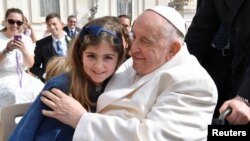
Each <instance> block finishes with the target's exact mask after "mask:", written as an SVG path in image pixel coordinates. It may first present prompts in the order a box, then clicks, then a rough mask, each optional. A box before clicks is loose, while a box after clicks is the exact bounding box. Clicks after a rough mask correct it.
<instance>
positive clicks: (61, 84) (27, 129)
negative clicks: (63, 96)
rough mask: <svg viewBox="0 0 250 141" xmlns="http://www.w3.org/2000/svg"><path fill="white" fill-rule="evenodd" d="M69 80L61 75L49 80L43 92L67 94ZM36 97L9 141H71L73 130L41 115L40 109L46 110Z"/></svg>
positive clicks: (64, 75)
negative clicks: (53, 90)
mask: <svg viewBox="0 0 250 141" xmlns="http://www.w3.org/2000/svg"><path fill="white" fill-rule="evenodd" d="M69 82H70V78H69V75H68V74H62V75H59V76H57V77H55V78H52V79H51V80H49V81H48V82H47V83H46V85H45V87H44V89H43V90H51V89H52V88H58V89H60V90H62V91H63V92H64V93H69ZM40 97H41V94H40V95H39V96H38V97H37V99H36V100H35V101H34V103H33V104H32V105H31V107H30V108H29V110H28V111H27V112H26V113H25V115H24V116H23V118H22V119H21V121H20V122H19V123H18V125H17V127H16V128H15V129H14V131H13V132H12V134H11V136H10V138H9V141H72V138H73V134H74V129H73V128H72V127H70V126H68V125H65V124H63V123H61V122H60V121H58V120H56V119H53V118H48V117H45V116H43V115H42V109H48V107H47V106H45V104H43V103H42V101H41V100H40Z"/></svg>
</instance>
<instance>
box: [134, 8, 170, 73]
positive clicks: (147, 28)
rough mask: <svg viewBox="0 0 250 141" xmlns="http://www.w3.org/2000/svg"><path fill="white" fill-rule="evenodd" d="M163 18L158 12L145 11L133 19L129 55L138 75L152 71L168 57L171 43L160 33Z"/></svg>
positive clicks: (163, 22)
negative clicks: (132, 39)
mask: <svg viewBox="0 0 250 141" xmlns="http://www.w3.org/2000/svg"><path fill="white" fill-rule="evenodd" d="M163 20H164V19H163V18H162V17H161V16H159V15H158V14H156V13H154V12H152V11H146V12H144V13H143V14H142V15H140V16H139V17H138V18H137V19H136V21H135V24H134V28H133V33H134V41H133V42H132V47H131V56H132V58H133V67H134V69H135V70H136V71H137V73H138V74H140V75H145V74H147V73H150V72H152V71H154V70H155V69H157V68H159V67H160V66H161V65H162V64H164V63H165V62H166V61H167V60H168V59H169V57H168V56H169V54H170V53H169V47H168V46H169V45H170V44H171V43H169V42H168V39H166V37H165V36H163V35H162V30H163V27H162V25H163V24H166V22H165V21H163ZM156 21H157V22H156Z"/></svg>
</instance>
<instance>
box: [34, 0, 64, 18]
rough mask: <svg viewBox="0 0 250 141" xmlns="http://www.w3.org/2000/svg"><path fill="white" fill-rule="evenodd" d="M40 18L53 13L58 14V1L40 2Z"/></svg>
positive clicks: (45, 0)
mask: <svg viewBox="0 0 250 141" xmlns="http://www.w3.org/2000/svg"><path fill="white" fill-rule="evenodd" d="M39 2H40V6H41V8H40V16H41V17H46V16H47V15H48V14H49V13H52V12H55V13H59V14H60V2H59V0H40V1H39Z"/></svg>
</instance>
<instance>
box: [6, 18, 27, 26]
mask: <svg viewBox="0 0 250 141" xmlns="http://www.w3.org/2000/svg"><path fill="white" fill-rule="evenodd" d="M7 21H8V23H9V24H10V25H14V24H15V23H16V24H17V25H18V26H21V25H22V24H23V22H22V21H18V20H17V21H15V20H12V19H8V20H7Z"/></svg>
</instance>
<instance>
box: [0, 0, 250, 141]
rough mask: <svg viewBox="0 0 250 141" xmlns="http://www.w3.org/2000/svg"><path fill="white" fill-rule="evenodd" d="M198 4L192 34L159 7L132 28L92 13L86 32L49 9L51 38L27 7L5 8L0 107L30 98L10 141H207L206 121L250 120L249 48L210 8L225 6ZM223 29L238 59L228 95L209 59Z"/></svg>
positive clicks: (126, 20)
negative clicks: (38, 29) (39, 31)
mask: <svg viewBox="0 0 250 141" xmlns="http://www.w3.org/2000/svg"><path fill="white" fill-rule="evenodd" d="M198 2H199V4H200V7H199V10H197V12H196V15H195V17H194V20H193V21H192V24H191V26H190V28H189V29H188V32H187V33H186V26H185V25H186V24H185V20H184V19H183V17H182V16H181V14H180V13H179V12H177V11H176V10H175V9H174V8H171V7H168V6H155V7H152V8H148V9H146V10H145V11H143V12H142V13H141V14H140V15H139V16H138V17H137V18H136V19H135V20H134V22H133V24H132V21H131V18H130V17H129V16H128V15H124V14H122V15H119V16H103V17H99V18H95V19H92V20H90V21H89V22H88V23H87V24H85V25H84V26H83V27H82V28H78V27H77V26H76V25H77V18H76V16H75V15H70V16H68V19H67V26H65V25H64V24H63V22H62V20H61V17H60V15H59V14H57V13H50V14H48V15H47V16H46V18H45V22H46V25H47V31H48V33H49V34H48V35H46V36H45V37H44V38H42V39H40V40H36V38H35V34H34V31H33V30H32V27H31V26H30V25H29V23H28V20H27V18H26V17H25V16H24V15H23V13H22V11H21V10H20V9H17V8H10V9H8V10H7V11H6V14H5V20H4V22H5V25H6V27H5V28H3V29H2V30H1V31H0V44H1V46H0V73H1V75H0V97H1V98H0V108H1V107H2V106H6V105H10V104H15V103H25V102H31V103H32V105H31V107H30V108H29V109H28V111H27V112H26V113H25V115H24V116H23V117H22V119H21V121H20V122H19V123H18V125H17V127H16V128H15V129H14V130H13V132H12V134H11V136H10V137H9V141H19V140H26V141H33V140H37V141H44V140H74V141H80V140H81V141H83V140H88V141H90V140H91V141H92V140H93V141H104V140H119V141H123V140H126V141H127V140H138V141H139V140H143V141H144V140H145V141H147V140H150V141H159V140H206V139H207V134H208V125H210V124H211V123H212V120H213V119H214V118H216V117H217V116H218V114H219V113H220V112H222V111H224V110H225V109H226V108H228V107H230V108H231V109H232V112H231V114H230V115H229V116H228V117H227V120H228V122H229V123H230V124H241V125H245V124H248V123H249V122H250V105H249V99H250V98H249V94H247V92H248V87H247V86H246V85H247V84H248V77H249V76H248V72H249V69H248V59H247V57H248V55H247V52H246V57H245V58H246V59H245V60H244V58H242V57H241V58H240V56H239V54H240V51H242V50H244V49H242V50H240V51H237V49H236V47H235V46H236V45H237V44H241V45H242V46H243V48H244V44H242V42H240V41H239V40H236V39H238V38H240V37H241V36H240V35H238V34H233V35H231V34H232V33H235V31H234V32H233V31H230V29H229V27H231V26H229V25H231V23H226V22H224V19H223V18H222V17H221V15H223V14H220V13H216V12H214V11H212V12H211V11H210V10H211V9H217V8H219V6H217V5H216V4H218V5H221V3H220V2H217V1H216V2H214V3H212V2H211V1H210V0H202V1H198ZM247 3H248V2H247ZM213 4H214V5H213ZM249 4H250V2H249ZM239 5H240V4H239ZM239 7H240V6H239ZM243 8H244V7H243ZM215 11H216V10H215ZM211 13H212V16H211V15H210V16H208V15H209V14H211ZM222 13H223V12H222ZM236 16H237V15H236ZM204 17H207V19H206V24H204V22H205V21H203V20H201V19H204ZM208 17H211V18H213V17H216V20H215V19H210V18H208ZM235 19H237V18H235ZM156 21H157V22H156ZM231 22H234V21H231ZM228 24H229V25H228ZM221 25H223V27H224V29H223V30H225V31H226V33H227V34H228V36H227V38H228V42H229V43H228V44H227V45H229V46H230V49H232V51H231V52H233V53H232V54H230V55H232V56H233V55H234V59H232V60H233V63H232V64H233V65H232V70H230V71H232V76H231V77H230V78H231V79H230V80H229V81H230V82H231V81H232V93H233V94H234V95H233V96H231V95H230V98H232V99H230V100H228V99H226V100H225V101H222V100H221V97H222V94H221V91H220V90H219V91H218V89H217V88H220V87H221V85H220V84H219V83H218V81H217V79H216V78H215V76H218V75H219V74H215V71H214V72H213V71H212V70H209V69H208V67H207V66H205V63H204V59H203V58H204V56H208V55H204V52H205V51H206V48H209V47H211V43H213V39H214V38H213V37H214V35H215V33H216V31H217V30H218V28H219V27H221ZM239 30H240V29H239ZM245 32H246V31H245ZM249 33H250V32H249ZM236 35H238V36H239V37H238V36H236ZM243 35H245V34H243ZM243 35H242V36H243ZM246 35H248V33H247V34H246ZM230 37H231V38H230ZM232 37H234V38H233V39H232ZM243 37H245V36H243ZM241 39H242V38H241ZM243 39H245V38H243ZM245 46H246V47H245V49H247V45H245ZM218 50H220V49H218ZM235 58H236V59H235ZM206 59H207V58H206ZM237 60H238V61H237ZM210 63H211V64H212V63H215V62H210ZM211 64H209V65H211ZM218 70H219V69H218ZM239 72H240V74H238V73H239ZM214 74H215V75H214ZM233 84H234V85H233ZM16 86H18V89H16ZM218 99H219V102H218ZM217 103H219V104H217ZM31 122H32V124H30V123H31ZM194 133H195V134H194Z"/></svg>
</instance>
